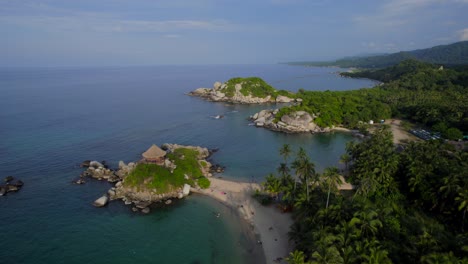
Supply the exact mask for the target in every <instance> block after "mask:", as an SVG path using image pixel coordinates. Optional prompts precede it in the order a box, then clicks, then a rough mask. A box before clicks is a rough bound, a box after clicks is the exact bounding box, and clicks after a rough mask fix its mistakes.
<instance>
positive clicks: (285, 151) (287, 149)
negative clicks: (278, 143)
mask: <svg viewBox="0 0 468 264" xmlns="http://www.w3.org/2000/svg"><path fill="white" fill-rule="evenodd" d="M279 152H280V155H281V156H282V157H283V159H284V163H285V164H288V158H289V156H291V154H292V150H291V146H290V145H289V144H283V146H282V147H281V148H280V151H279Z"/></svg>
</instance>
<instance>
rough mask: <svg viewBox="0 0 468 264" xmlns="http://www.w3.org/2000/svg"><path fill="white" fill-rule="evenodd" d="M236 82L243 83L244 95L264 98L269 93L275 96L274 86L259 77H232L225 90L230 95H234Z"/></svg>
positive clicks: (242, 91)
mask: <svg viewBox="0 0 468 264" xmlns="http://www.w3.org/2000/svg"><path fill="white" fill-rule="evenodd" d="M236 84H241V85H242V90H240V92H241V93H242V94H243V95H244V96H248V95H252V96H254V97H261V98H264V97H266V96H268V95H271V96H273V95H275V93H276V90H275V89H274V88H273V87H271V86H270V85H269V84H268V83H266V82H265V81H264V80H262V79H261V78H258V77H247V78H240V77H237V78H232V79H230V80H229V81H227V82H226V88H225V89H224V90H223V92H225V93H226V95H227V96H228V97H232V96H234V93H235V92H236V88H235V86H236Z"/></svg>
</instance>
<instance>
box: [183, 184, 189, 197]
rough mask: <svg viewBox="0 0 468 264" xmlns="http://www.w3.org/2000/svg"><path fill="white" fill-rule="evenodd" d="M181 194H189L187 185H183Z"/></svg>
mask: <svg viewBox="0 0 468 264" xmlns="http://www.w3.org/2000/svg"><path fill="white" fill-rule="evenodd" d="M182 194H183V195H184V196H187V195H189V194H190V185H188V184H184V189H183V190H182Z"/></svg>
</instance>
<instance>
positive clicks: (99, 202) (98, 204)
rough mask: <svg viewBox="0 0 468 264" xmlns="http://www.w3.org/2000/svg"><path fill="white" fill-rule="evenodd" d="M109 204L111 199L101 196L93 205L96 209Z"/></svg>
mask: <svg viewBox="0 0 468 264" xmlns="http://www.w3.org/2000/svg"><path fill="white" fill-rule="evenodd" d="M107 202H109V198H108V197H107V196H106V195H103V196H101V197H100V198H98V199H97V200H96V201H94V203H93V205H94V206H96V207H104V206H106V205H107Z"/></svg>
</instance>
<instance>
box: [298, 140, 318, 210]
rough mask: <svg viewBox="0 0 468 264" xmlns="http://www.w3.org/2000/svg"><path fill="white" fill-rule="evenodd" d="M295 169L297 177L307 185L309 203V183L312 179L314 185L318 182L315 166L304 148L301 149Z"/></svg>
mask: <svg viewBox="0 0 468 264" xmlns="http://www.w3.org/2000/svg"><path fill="white" fill-rule="evenodd" d="M293 168H294V169H295V172H296V176H297V177H299V178H300V179H301V181H302V182H303V184H305V185H306V190H307V201H309V185H310V184H309V181H310V180H311V179H312V180H313V182H314V183H315V182H316V179H315V176H316V175H315V165H314V163H313V162H311V161H310V160H309V157H308V156H307V154H306V152H305V150H304V149H303V148H300V149H299V152H298V154H297V158H296V160H295V161H294V162H293Z"/></svg>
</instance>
